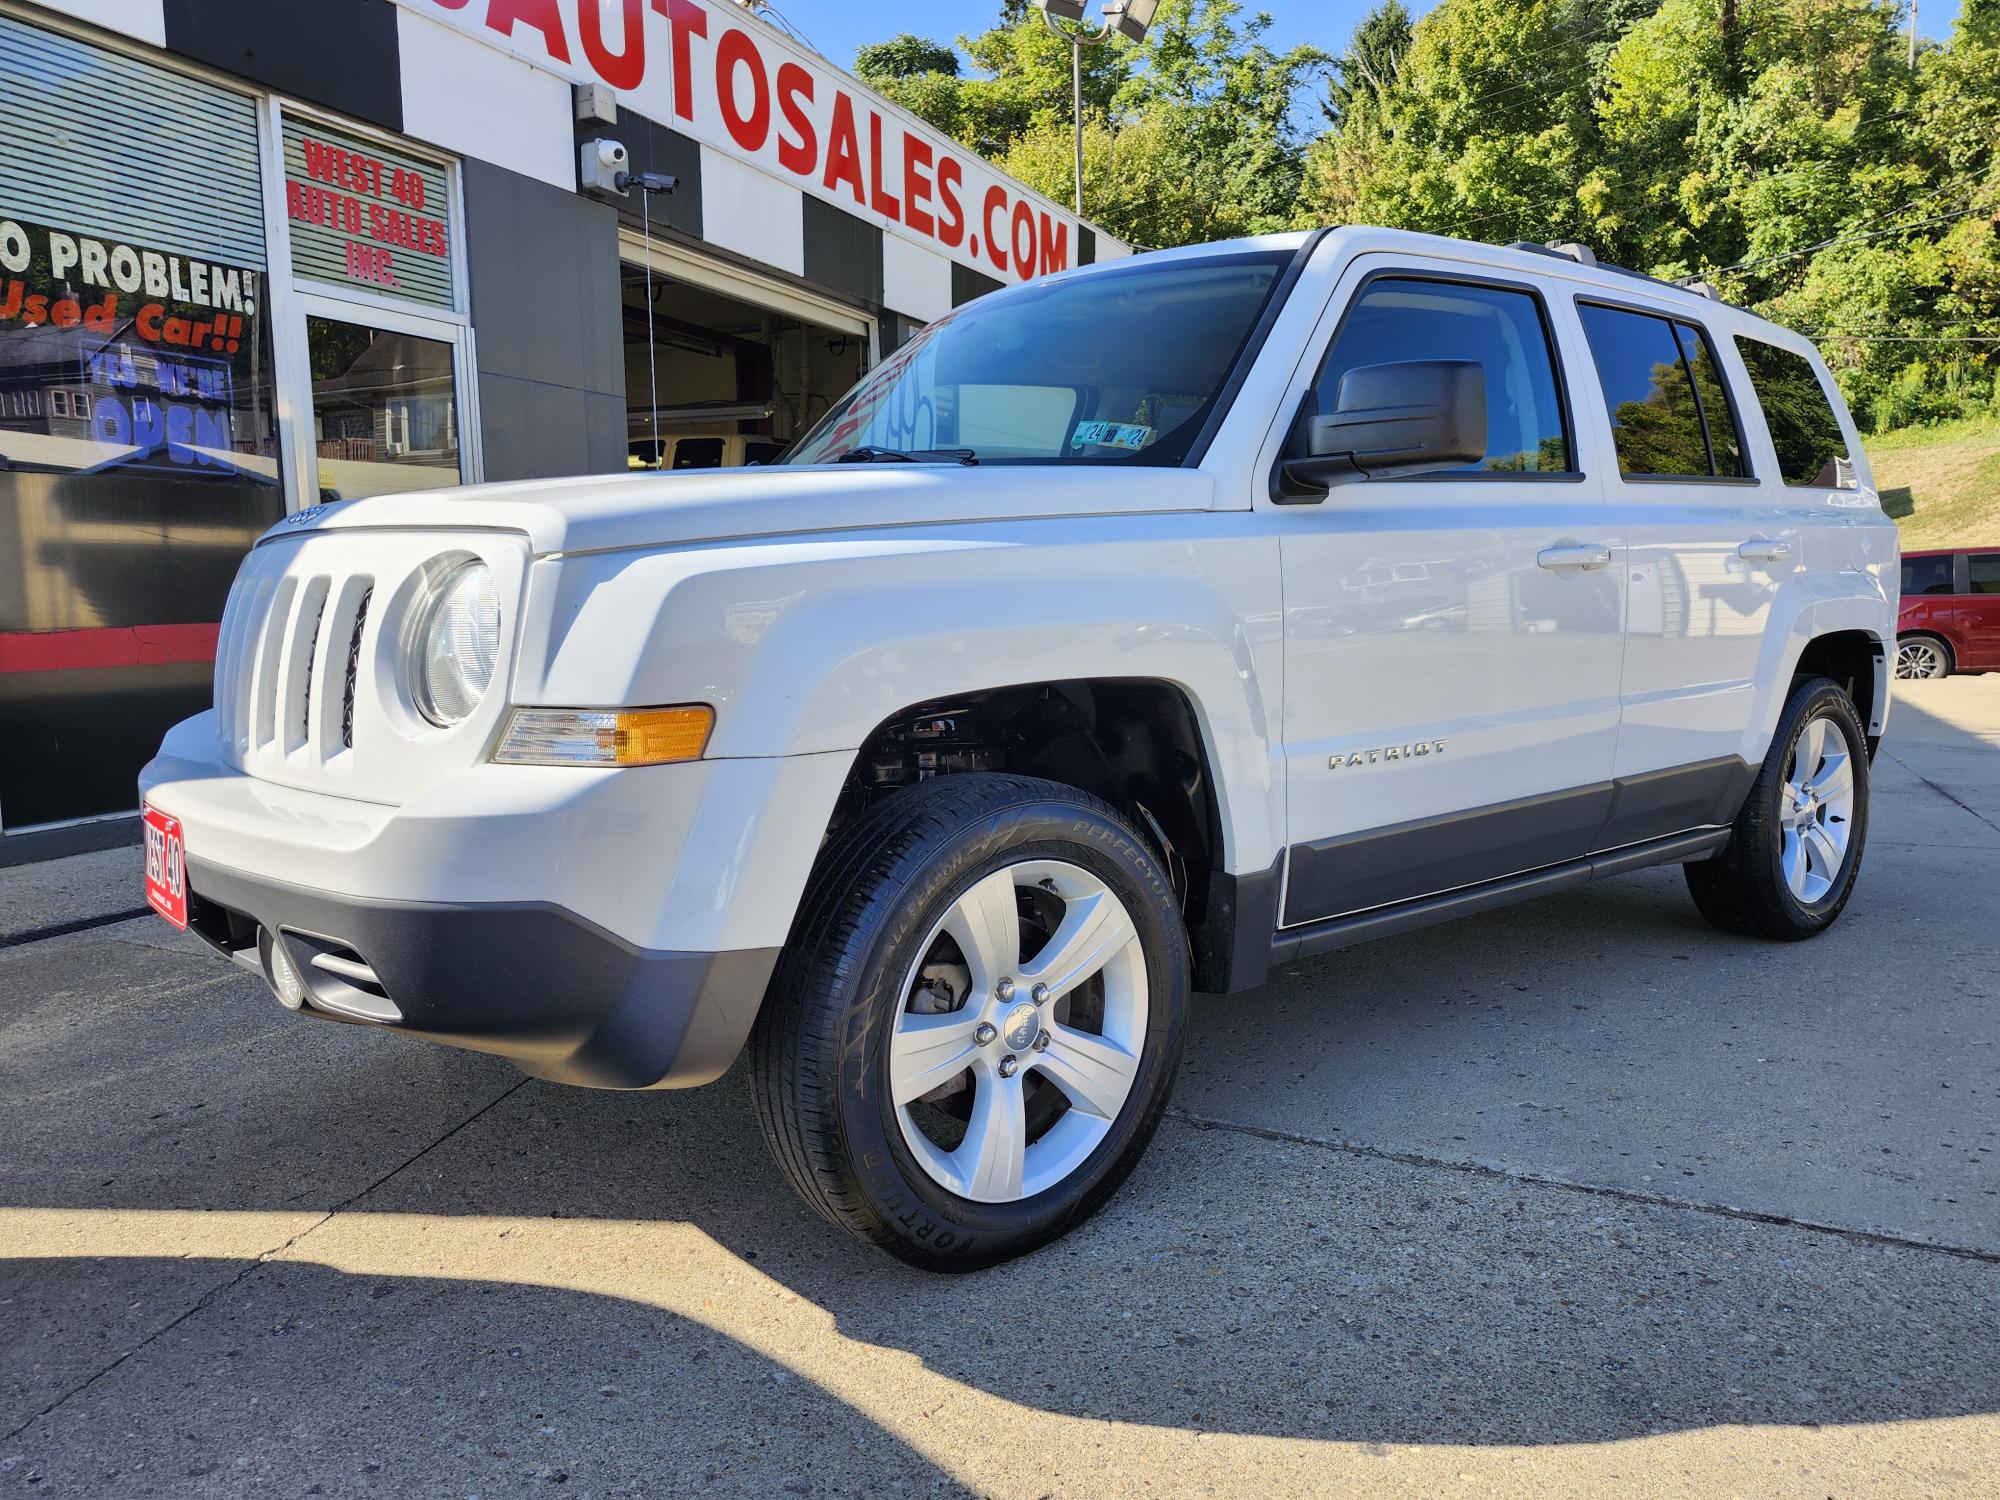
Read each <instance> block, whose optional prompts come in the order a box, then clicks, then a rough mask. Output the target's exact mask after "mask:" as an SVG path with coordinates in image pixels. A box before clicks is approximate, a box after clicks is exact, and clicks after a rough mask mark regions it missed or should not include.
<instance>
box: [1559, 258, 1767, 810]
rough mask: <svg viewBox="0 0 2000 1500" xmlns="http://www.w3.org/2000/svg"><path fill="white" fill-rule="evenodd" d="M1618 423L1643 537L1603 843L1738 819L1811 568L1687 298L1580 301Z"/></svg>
mask: <svg viewBox="0 0 2000 1500" xmlns="http://www.w3.org/2000/svg"><path fill="white" fill-rule="evenodd" d="M1577 316H1578V318H1579V320H1580V321H1581V323H1582V325H1583V330H1584V335H1585V337H1586V339H1587V340H1588V342H1589V344H1590V350H1591V360H1592V365H1593V367H1594V369H1593V373H1592V374H1590V375H1586V376H1584V377H1582V378H1580V379H1579V381H1578V384H1579V385H1580V386H1582V385H1586V384H1587V385H1588V386H1589V388H1590V391H1591V399H1593V400H1596V401H1598V402H1600V403H1601V405H1600V407H1599V410H1600V411H1601V412H1602V413H1603V415H1604V417H1605V418H1606V420H1608V421H1609V423H1610V426H1611V439H1612V447H1613V450H1614V455H1615V458H1616V472H1615V473H1614V474H1612V475H1610V476H1608V478H1607V485H1608V487H1609V494H1610V497H1611V501H1612V505H1613V508H1614V511H1615V513H1616V517H1617V523H1618V525H1619V527H1620V528H1621V530H1622V531H1623V532H1624V535H1625V537H1626V540H1627V543H1628V545H1629V547H1630V549H1631V550H1630V555H1629V559H1628V587H1629V589H1630V603H1629V612H1628V615H1627V622H1626V625H1627V628H1626V640H1625V663H1624V675H1623V696H1624V720H1623V724H1622V726H1621V728H1620V732H1619V743H1618V754H1617V760H1616V768H1615V776H1616V778H1617V782H1618V787H1617V795H1616V798H1615V801H1614V805H1613V807H1612V809H1611V814H1610V817H1609V819H1608V821H1607V824H1606V827H1605V830H1604V834H1603V847H1605V848H1617V847H1621V846H1623V845H1627V844H1636V843H1642V842H1645V841H1646V840H1648V839H1655V838H1662V837H1665V836H1667V835H1669V834H1674V833H1680V832H1683V831H1686V830H1689V829H1694V828H1700V827H1705V826H1710V825H1714V824H1718V823H1726V822H1728V821H1729V819H1730V818H1731V817H1732V816H1734V812H1735V807H1736V805H1737V803H1738V801H1740V797H1741V794H1742V792H1743V791H1745V790H1747V768H1746V766H1745V764H1744V761H1743V758H1742V750H1743V744H1744V740H1745V737H1746V734H1747V733H1748V731H1749V727H1750V720H1751V717H1752V715H1753V712H1754V710H1755V707H1756V703H1757V674H1758V663H1759V660H1760V658H1761V656H1762V653H1763V650H1764V642H1765V632H1766V629H1767V627H1768V626H1769V623H1770V618H1771V607H1772V603H1773V601H1774V600H1775V598H1776V596H1777V592H1778V589H1779V586H1780V585H1781V584H1782V583H1783V581H1784V580H1785V579H1786V578H1787V577H1788V576H1790V574H1791V573H1792V572H1793V571H1794V570H1796V569H1797V568H1798V566H1799V565H1800V555H1801V552H1802V550H1803V547H1802V543H1801V539H1800V537H1799V535H1798V528H1797V525H1796V523H1795V522H1794V521H1793V520H1792V518H1790V517H1789V516H1788V515H1787V514H1786V506H1785V489H1784V486H1783V484H1782V483H1781V482H1780V481H1779V479H1778V477H1777V476H1776V475H1775V474H1757V473H1755V472H1753V469H1752V465H1751V462H1750V458H1749V455H1748V452H1747V450H1746V448H1745V444H1744V439H1743V430H1742V423H1741V421H1740V420H1739V418H1738V415H1737V402H1738V400H1739V397H1738V396H1737V394H1736V393H1735V391H1734V389H1733V387H1734V386H1736V385H1737V384H1739V383H1740V377H1735V378H1734V379H1732V378H1731V377H1730V376H1729V375H1728V374H1726V373H1725V366H1724V358H1723V355H1722V353H1721V351H1720V349H1719V347H1718V342H1717V339H1716V337H1715V336H1714V335H1713V334H1712V333H1711V332H1710V330H1709V329H1708V328H1707V327H1705V326H1704V325H1703V323H1702V322H1700V321H1699V320H1697V319H1696V318H1695V317H1693V316H1691V315H1689V314H1687V313H1686V312H1684V311H1682V310H1681V309H1679V308H1677V307H1674V306H1671V305H1668V304H1665V303H1664V302H1662V303H1659V304H1654V303H1651V302H1650V301H1641V300H1636V299H1634V300H1627V299H1625V298H1623V297H1620V298H1616V299H1612V298H1599V297H1596V296H1586V297H1581V298H1579V299H1578V302H1577Z"/></svg>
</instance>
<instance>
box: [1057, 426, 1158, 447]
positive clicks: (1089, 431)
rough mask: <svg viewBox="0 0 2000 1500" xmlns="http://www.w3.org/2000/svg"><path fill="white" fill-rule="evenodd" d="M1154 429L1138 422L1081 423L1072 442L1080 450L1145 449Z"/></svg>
mask: <svg viewBox="0 0 2000 1500" xmlns="http://www.w3.org/2000/svg"><path fill="white" fill-rule="evenodd" d="M1152 435H1153V429H1152V428H1150V427H1142V426H1140V425H1139V424H1138V423H1137V422H1079V423H1077V424H1076V437H1075V438H1074V439H1073V440H1072V441H1073V442H1074V443H1075V445H1076V446H1077V447H1079V448H1133V449H1137V448H1143V447H1145V446H1146V439H1147V438H1149V437H1151V436H1152Z"/></svg>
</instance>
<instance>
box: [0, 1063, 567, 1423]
mask: <svg viewBox="0 0 2000 1500" xmlns="http://www.w3.org/2000/svg"><path fill="white" fill-rule="evenodd" d="M527 1082H528V1079H527V1077H526V1076H525V1075H524V1076H522V1077H520V1078H516V1079H515V1080H514V1081H513V1082H512V1083H510V1084H508V1085H507V1087H506V1088H504V1089H502V1090H501V1091H500V1092H499V1093H497V1094H495V1095H494V1096H493V1097H492V1098H491V1099H489V1100H487V1101H486V1102H485V1103H484V1104H482V1105H480V1106H479V1108H477V1109H475V1110H474V1111H473V1112H472V1113H471V1114H469V1115H467V1116H466V1117H465V1118H464V1119H462V1120H460V1121H459V1122H458V1123H457V1124H456V1125H454V1126H452V1127H451V1129H449V1130H447V1131H446V1132H445V1133H444V1134H443V1135H441V1136H439V1137H438V1138H437V1139H436V1140H434V1141H431V1142H430V1143H429V1144H428V1145H425V1146H423V1147H422V1148H420V1149H419V1150H417V1151H414V1152H412V1153H411V1154H410V1155H409V1156H407V1157H405V1158H404V1159H403V1160H402V1161H400V1162H398V1163H397V1164H396V1165H395V1166H393V1167H391V1168H389V1170H388V1171H386V1172H384V1173H383V1174H382V1175H381V1176H379V1177H377V1178H376V1179H375V1180H374V1181H373V1182H371V1183H369V1184H368V1185H367V1186H366V1187H363V1188H358V1189H357V1190H355V1191H354V1192H352V1193H349V1194H348V1195H347V1196H346V1197H345V1198H342V1199H341V1200H340V1201H339V1202H337V1203H335V1204H334V1205H333V1206H332V1207H331V1208H329V1209H327V1211H326V1212H325V1213H323V1214H321V1215H320V1216H319V1217H318V1218H316V1219H314V1220H313V1221H312V1222H311V1223H310V1224H308V1225H306V1226H305V1227H304V1228H303V1229H300V1230H298V1231H297V1232H296V1233H294V1234H292V1235H291V1236H289V1237H288V1238H287V1239H286V1240H285V1241H284V1243H282V1244H279V1245H274V1246H272V1247H271V1248H270V1249H269V1250H260V1251H258V1252H257V1255H256V1257H255V1258H254V1259H252V1260H247V1261H245V1262H244V1263H243V1264H242V1265H241V1266H239V1267H238V1268H237V1270H236V1274H235V1275H233V1276H231V1277H230V1278H229V1279H228V1280H226V1281H221V1282H218V1283H216V1285H214V1286H212V1287H210V1288H209V1289H208V1290H207V1291H205V1292H203V1293H202V1294H201V1295H200V1296H199V1297H197V1298H196V1299H195V1300H194V1301H193V1302H192V1303H191V1304H189V1306H188V1307H187V1309H186V1310H185V1311H184V1312H182V1313H180V1314H179V1315H178V1316H176V1317H174V1318H172V1319H170V1320H169V1321H167V1322H165V1323H162V1324H161V1325H160V1326H159V1327H158V1328H156V1329H154V1330H153V1331H152V1332H151V1333H149V1334H147V1335H146V1336H145V1337H144V1338H142V1339H140V1340H139V1342H138V1343H136V1344H134V1345H133V1346H132V1347H131V1348H130V1349H127V1350H126V1351H125V1352H124V1353H123V1354H120V1355H119V1356H118V1357H117V1358H116V1359H114V1360H112V1361H111V1362H110V1363H109V1364H107V1365H105V1366H103V1367H102V1368H101V1369H99V1370H96V1371H93V1372H92V1373H91V1374H90V1375H88V1376H86V1377H85V1378H84V1379H82V1380H80V1381H78V1382H77V1383H76V1384H75V1385H73V1386H71V1387H70V1388H69V1389H68V1390H66V1391H64V1392H63V1393H62V1394H61V1395H59V1396H57V1397H56V1398H55V1399H54V1400H53V1401H51V1402H49V1404H48V1405H46V1406H44V1407H43V1408H42V1409H41V1410H40V1411H38V1412H34V1413H32V1414H31V1415H30V1416H29V1417H28V1419H27V1420H26V1421H24V1422H22V1423H21V1424H20V1425H19V1426H17V1427H15V1428H13V1429H12V1430H11V1431H9V1432H6V1433H0V1442H12V1441H13V1440H14V1439H15V1438H17V1437H20V1436H21V1435H22V1434H23V1433H25V1432H26V1431H27V1430H28V1429H29V1428H30V1427H33V1426H34V1425H35V1424H36V1423H37V1422H39V1421H41V1420H42V1419H43V1418H44V1417H47V1416H50V1415H53V1414H54V1413H55V1412H56V1411H57V1410H59V1409H60V1408H61V1407H63V1406H64V1405H66V1404H68V1403H69V1402H70V1401H72V1400H74V1399H75V1398H76V1397H78V1396H80V1395H82V1394H83V1393H84V1392H85V1391H87V1390H89V1389H90V1388H91V1387H92V1386H94V1385H96V1384H97V1382H98V1381H100V1380H102V1379H103V1378H104V1377H105V1376H107V1375H109V1374H110V1373H111V1372H112V1371H114V1370H116V1369H117V1368H118V1367H119V1366H120V1365H122V1364H124V1363H125V1362H126V1361H127V1360H129V1359H131V1358H132V1357H133V1356H135V1355H137V1354H140V1353H143V1352H144V1351H145V1350H146V1349H147V1348H149V1347H150V1346H151V1345H153V1344H155V1343H157V1342H158V1341H159V1340H160V1339H161V1338H163V1337H165V1336H166V1335H167V1334H169V1333H172V1332H173V1331H174V1330H175V1329H176V1328H178V1327H180V1326H181V1324H183V1323H185V1322H186V1321H187V1320H188V1319H189V1318H192V1317H193V1316H195V1314H197V1313H199V1312H203V1311H205V1310H207V1309H208V1308H210V1307H212V1306H214V1304H215V1302H216V1301H217V1299H218V1298H220V1297H221V1296H222V1295H223V1294H224V1293H226V1292H228V1291H231V1290H233V1289H234V1288H236V1287H238V1286H240V1285H242V1284H243V1282H245V1281H246V1280H248V1279H249V1278H250V1277H251V1276H252V1275H253V1274H254V1273H256V1272H257V1271H258V1270H260V1269H261V1268H262V1267H264V1266H266V1265H268V1264H269V1263H270V1262H272V1261H274V1260H276V1259H277V1258H278V1257H280V1256H281V1255H283V1254H285V1252H286V1251H288V1250H291V1249H292V1248H293V1247H295V1246H296V1245H297V1244H298V1243H299V1242H300V1241H301V1240H303V1239H305V1238H306V1237H307V1236H309V1235H311V1234H313V1233H314V1232H316V1231H317V1230H320V1229H323V1228H324V1227H325V1226H326V1225H327V1224H328V1223H330V1222H331V1221H332V1220H333V1219H335V1218H336V1217H338V1216H339V1215H340V1214H341V1213H342V1212H344V1211H345V1210H346V1209H348V1208H350V1207H352V1206H353V1205H354V1204H356V1203H358V1202H360V1201H361V1200H362V1199H363V1198H366V1197H367V1196H368V1195H369V1194H370V1193H372V1192H374V1191H375V1190H376V1189H377V1188H379V1187H381V1186H382V1185H383V1184H384V1183H386V1182H388V1181H389V1180H390V1179H391V1178H393V1177H395V1176H397V1175H398V1174H399V1173H401V1172H403V1171H405V1170H407V1169H408V1168H410V1167H413V1166H415V1165H416V1164H417V1163H418V1162H419V1161H421V1160H423V1158H424V1157H426V1156H428V1155H430V1153H431V1152H433V1151H435V1150H436V1149H437V1148H438V1147H439V1146H442V1145H443V1144H444V1143H445V1142H446V1141H448V1140H450V1139H451V1138H452V1137H453V1136H455V1135H457V1134H458V1133H459V1132H460V1131H461V1130H464V1129H465V1128H466V1127H467V1126H468V1125H471V1124H473V1123H474V1122H475V1121H477V1120H479V1119H481V1118H483V1117H484V1116H485V1115H486V1114H488V1113H489V1112H490V1111H492V1110H493V1109H495V1108H497V1107H498V1106H499V1105H500V1104H502V1103H504V1102H505V1101H506V1100H507V1099H508V1098H509V1097H511V1096H512V1095H513V1094H514V1093H515V1091H516V1090H518V1089H520V1088H521V1087H522V1085H524V1084H526V1083H527Z"/></svg>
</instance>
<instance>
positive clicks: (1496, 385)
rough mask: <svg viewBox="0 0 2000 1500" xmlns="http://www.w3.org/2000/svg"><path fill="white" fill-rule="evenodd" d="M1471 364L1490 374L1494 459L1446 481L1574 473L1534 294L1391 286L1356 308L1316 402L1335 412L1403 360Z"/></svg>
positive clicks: (1330, 355) (1436, 284)
mask: <svg viewBox="0 0 2000 1500" xmlns="http://www.w3.org/2000/svg"><path fill="white" fill-rule="evenodd" d="M1417 359H1470V360H1477V361H1478V362H1479V364H1480V366H1481V368H1483V369H1484V370H1485V371H1486V456H1485V457H1484V458H1483V459H1481V460H1480V461H1479V462H1478V463H1476V464H1468V465H1467V466H1466V467H1465V468H1464V469H1462V470H1451V469H1445V470H1441V471H1440V472H1441V473H1446V474H1450V473H1478V472H1482V471H1484V472H1503V473H1555V474H1563V473H1571V472H1574V469H1575V464H1574V461H1573V459H1572V456H1571V448H1570V440H1569V432H1568V429H1567V427H1566V426H1565V425H1564V420H1563V409H1562V398H1561V396H1560V395H1559V394H1558V388H1557V385H1556V374H1555V358H1554V356H1553V355H1552V354H1551V353H1550V349H1549V334H1548V329H1547V327H1546V325H1545V324H1544V323H1543V321H1542V310H1541V305H1540V304H1539V303H1538V302H1537V301H1536V300H1535V298H1534V297H1533V296H1531V295H1529V294H1528V293H1526V292H1515V291H1508V290H1507V289H1505V288H1503V287H1487V286H1473V285H1468V284H1464V283H1460V282H1445V281H1423V280H1419V279H1417V278H1415V277H1383V278H1381V279H1380V280H1377V281H1371V282H1369V283H1368V286H1367V288H1366V290H1364V291H1363V292H1362V294H1361V296H1360V297H1359V298H1358V299H1357V300H1356V301H1355V303H1354V305H1353V306H1352V307H1351V308H1349V309H1348V312H1347V317H1346V319H1345V320H1344V321H1343V322H1342V324H1341V328H1340V334H1339V336H1338V337H1337V338H1336V339H1335V340H1334V343H1333V347H1332V348H1331V349H1330V350H1328V351H1327V356H1326V364H1325V366H1324V367H1323V368H1322V369H1321V371H1320V374H1319V380H1318V382H1317V385H1316V387H1315V394H1316V396H1317V399H1318V402H1319V409H1320V411H1322V412H1330V411H1332V410H1333V409H1334V405H1335V402H1336V401H1337V399H1338V397H1339V392H1340V382H1341V379H1342V377H1343V376H1345V375H1346V374H1347V373H1348V371H1350V370H1358V369H1361V368H1362V367H1364V366H1367V365H1381V364H1392V363H1395V362H1397V361H1399V360H1417Z"/></svg>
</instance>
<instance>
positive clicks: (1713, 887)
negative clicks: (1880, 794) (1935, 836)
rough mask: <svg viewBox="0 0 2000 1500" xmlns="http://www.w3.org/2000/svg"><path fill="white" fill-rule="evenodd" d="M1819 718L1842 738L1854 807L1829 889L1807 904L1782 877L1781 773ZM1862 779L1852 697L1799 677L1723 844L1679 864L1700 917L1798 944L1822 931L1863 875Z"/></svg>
mask: <svg viewBox="0 0 2000 1500" xmlns="http://www.w3.org/2000/svg"><path fill="white" fill-rule="evenodd" d="M1820 719H1824V720H1826V721H1827V722H1828V724H1829V725H1831V726H1832V728H1833V729H1834V730H1836V731H1837V732H1838V733H1839V735H1840V737H1841V738H1842V739H1843V740H1844V741H1845V742H1846V745H1847V761H1848V765H1849V767H1850V768H1851V770H1852V773H1853V777H1854V807H1853V813H1852V816H1851V818H1850V819H1849V828H1848V836H1847V838H1848V842H1847V850H1846V855H1845V858H1844V861H1843V862H1842V863H1841V865H1840V868H1839V870H1838V871H1837V872H1836V874H1835V877H1834V879H1833V881H1832V884H1831V885H1830V886H1829V888H1828V889H1827V890H1826V891H1825V892H1824V893H1823V894H1821V895H1820V896H1819V897H1818V899H1816V900H1813V901H1810V902H1807V901H1803V900H1801V899H1800V898H1799V897H1798V896H1796V895H1795V894H1794V893H1793V892H1792V889H1791V887H1790V885H1789V884H1788V883H1787V882H1786V879H1785V872H1784V860H1783V856H1784V815H1785V811H1786V794H1785V772H1786V769H1787V767H1788V764H1789V762H1790V761H1791V758H1792V754H1793V751H1794V749H1795V747H1796V746H1797V745H1798V743H1799V739H1800V737H1801V736H1802V735H1803V734H1804V733H1805V732H1806V730H1807V727H1808V726H1809V725H1811V724H1812V723H1813V722H1814V721H1815V720H1820ZM1868 776H1869V770H1868V739H1867V734H1866V731H1865V730H1864V729H1863V728H1862V724H1861V716H1860V715H1859V714H1858V713H1856V712H1855V708H1854V704H1853V701H1852V700H1851V699H1849V698H1848V696H1847V694H1846V692H1845V691H1844V690H1843V689H1842V688H1841V687H1840V685H1839V684H1838V683H1836V682H1833V681H1831V680H1830V679H1828V678H1825V677H1809V678H1803V679H1801V680H1800V681H1799V682H1798V683H1797V684H1796V685H1795V686H1794V687H1793V689H1792V696H1791V698H1790V699H1789V700H1788V701H1787V702H1786V704H1785V711H1784V713H1783V714H1781V715H1780V716H1779V719H1778V729H1777V733H1776V734H1774V735H1773V736H1772V737H1771V749H1770V753H1769V754H1768V755H1766V756H1765V757H1764V765H1763V769H1762V770H1761V771H1759V772H1758V775H1757V780H1756V782H1755V783H1754V784H1753V785H1752V786H1751V788H1750V795H1749V797H1748V798H1747V799H1746V800H1745V802H1744V804H1743V809H1742V811H1741V812H1739V813H1738V814H1737V816H1736V825H1735V828H1734V831H1733V832H1732V833H1731V835H1730V839H1729V842H1728V843H1727V844H1726V845H1724V846H1723V848H1722V849H1721V850H1720V851H1719V852H1718V853H1716V854H1715V855H1714V856H1713V857H1712V858H1710V859H1706V860H1702V861H1700V862H1698V863H1696V864H1691V865H1687V866H1686V867H1685V869H1686V872H1687V883H1688V891H1689V893H1690V894H1692V895H1693V897H1694V904H1695V905H1696V906H1697V907H1699V908H1700V910H1701V914H1702V915H1703V916H1704V917H1707V918H1708V920H1709V921H1711V922H1713V923H1714V924H1715V925H1716V926H1717V927H1720V928H1721V929H1722V930H1723V931H1724V932H1733V933H1741V934H1744V935H1746V936H1758V937H1766V938H1771V939H1773V940H1775V941H1778V942H1797V941H1798V940H1800V939H1801V938H1809V937H1812V936H1814V935H1815V934H1817V933H1820V932H1824V931H1825V930H1826V929H1827V927H1828V926H1830V925H1831V924H1832V922H1833V920H1834V918H1836V917H1838V916H1839V915H1840V913H1841V909H1842V908H1843V907H1845V906H1846V905H1847V898H1848V897H1849V895H1851V894H1852V893H1853V890H1854V881H1855V878H1856V876H1858V875H1859V874H1860V872H1861V855H1862V852H1863V849H1864V846H1865V845H1866V843H1867V840H1868Z"/></svg>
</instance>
